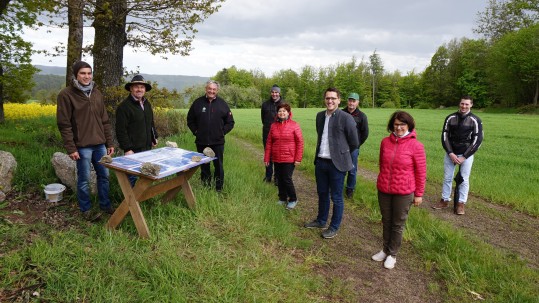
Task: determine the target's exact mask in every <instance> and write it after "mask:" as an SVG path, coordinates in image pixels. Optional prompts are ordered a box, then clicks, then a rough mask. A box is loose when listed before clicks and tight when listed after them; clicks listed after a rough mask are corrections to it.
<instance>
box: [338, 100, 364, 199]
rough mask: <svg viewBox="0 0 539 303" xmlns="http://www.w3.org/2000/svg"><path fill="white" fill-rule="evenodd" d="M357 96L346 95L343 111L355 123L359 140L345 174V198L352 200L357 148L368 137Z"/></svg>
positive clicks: (357, 154)
mask: <svg viewBox="0 0 539 303" xmlns="http://www.w3.org/2000/svg"><path fill="white" fill-rule="evenodd" d="M358 106H359V94H358V93H350V94H349V95H348V105H347V106H346V107H345V108H344V109H343V111H344V112H346V113H349V114H350V115H352V117H353V118H354V121H356V128H357V135H358V139H359V146H358V148H357V149H355V150H353V151H352V152H351V153H350V154H351V156H352V163H353V164H354V168H352V169H351V170H350V171H348V173H347V177H346V197H347V198H349V199H350V198H352V197H353V196H354V190H355V189H356V176H357V158H358V156H359V148H360V147H361V145H362V144H363V143H365V141H366V140H367V138H368V137H369V123H368V121H367V115H365V113H364V112H362V111H360V110H359V108H358Z"/></svg>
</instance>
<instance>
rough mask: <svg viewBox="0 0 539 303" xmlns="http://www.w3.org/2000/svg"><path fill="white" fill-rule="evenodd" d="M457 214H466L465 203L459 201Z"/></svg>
mask: <svg viewBox="0 0 539 303" xmlns="http://www.w3.org/2000/svg"><path fill="white" fill-rule="evenodd" d="M457 215H464V203H462V202H459V203H457Z"/></svg>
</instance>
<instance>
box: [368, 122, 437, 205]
mask: <svg viewBox="0 0 539 303" xmlns="http://www.w3.org/2000/svg"><path fill="white" fill-rule="evenodd" d="M426 158H427V157H426V155H425V148H424V147H423V144H422V143H421V142H419V141H417V139H416V132H415V130H413V131H412V132H411V133H410V134H408V136H405V137H403V138H398V137H397V136H395V135H394V134H393V133H391V134H390V135H389V136H388V137H386V138H384V139H383V140H382V143H381V144H380V159H379V161H380V162H379V167H380V173H379V174H378V181H377V182H376V187H377V188H378V190H379V191H381V192H383V193H386V194H391V195H408V194H411V193H414V195H415V196H416V197H422V196H423V192H424V191H425V181H426V179H427V159H426Z"/></svg>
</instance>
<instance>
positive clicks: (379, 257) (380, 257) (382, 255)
mask: <svg viewBox="0 0 539 303" xmlns="http://www.w3.org/2000/svg"><path fill="white" fill-rule="evenodd" d="M386 257H387V254H386V253H385V252H384V251H383V250H381V251H379V252H378V253H377V254H376V255H374V256H372V257H371V259H373V260H374V261H376V262H382V261H384V260H385V259H386Z"/></svg>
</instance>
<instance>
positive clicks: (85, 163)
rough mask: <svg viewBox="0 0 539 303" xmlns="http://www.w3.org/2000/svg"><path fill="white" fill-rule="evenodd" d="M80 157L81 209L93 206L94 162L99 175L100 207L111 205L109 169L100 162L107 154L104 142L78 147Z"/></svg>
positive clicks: (79, 198)
mask: <svg viewBox="0 0 539 303" xmlns="http://www.w3.org/2000/svg"><path fill="white" fill-rule="evenodd" d="M77 150H78V152H79V156H80V159H79V160H77V199H78V200H79V208H80V210H81V211H83V212H84V211H87V210H89V209H90V208H92V204H91V202H90V170H91V166H90V164H92V165H93V166H94V170H95V173H96V175H97V197H98V200H99V208H101V209H108V208H110V207H111V204H110V199H109V170H108V169H107V168H106V167H104V166H103V165H101V164H100V163H99V160H101V158H102V157H103V156H104V155H106V154H107V149H106V148H105V145H104V144H100V145H93V146H87V147H78V148H77Z"/></svg>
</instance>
